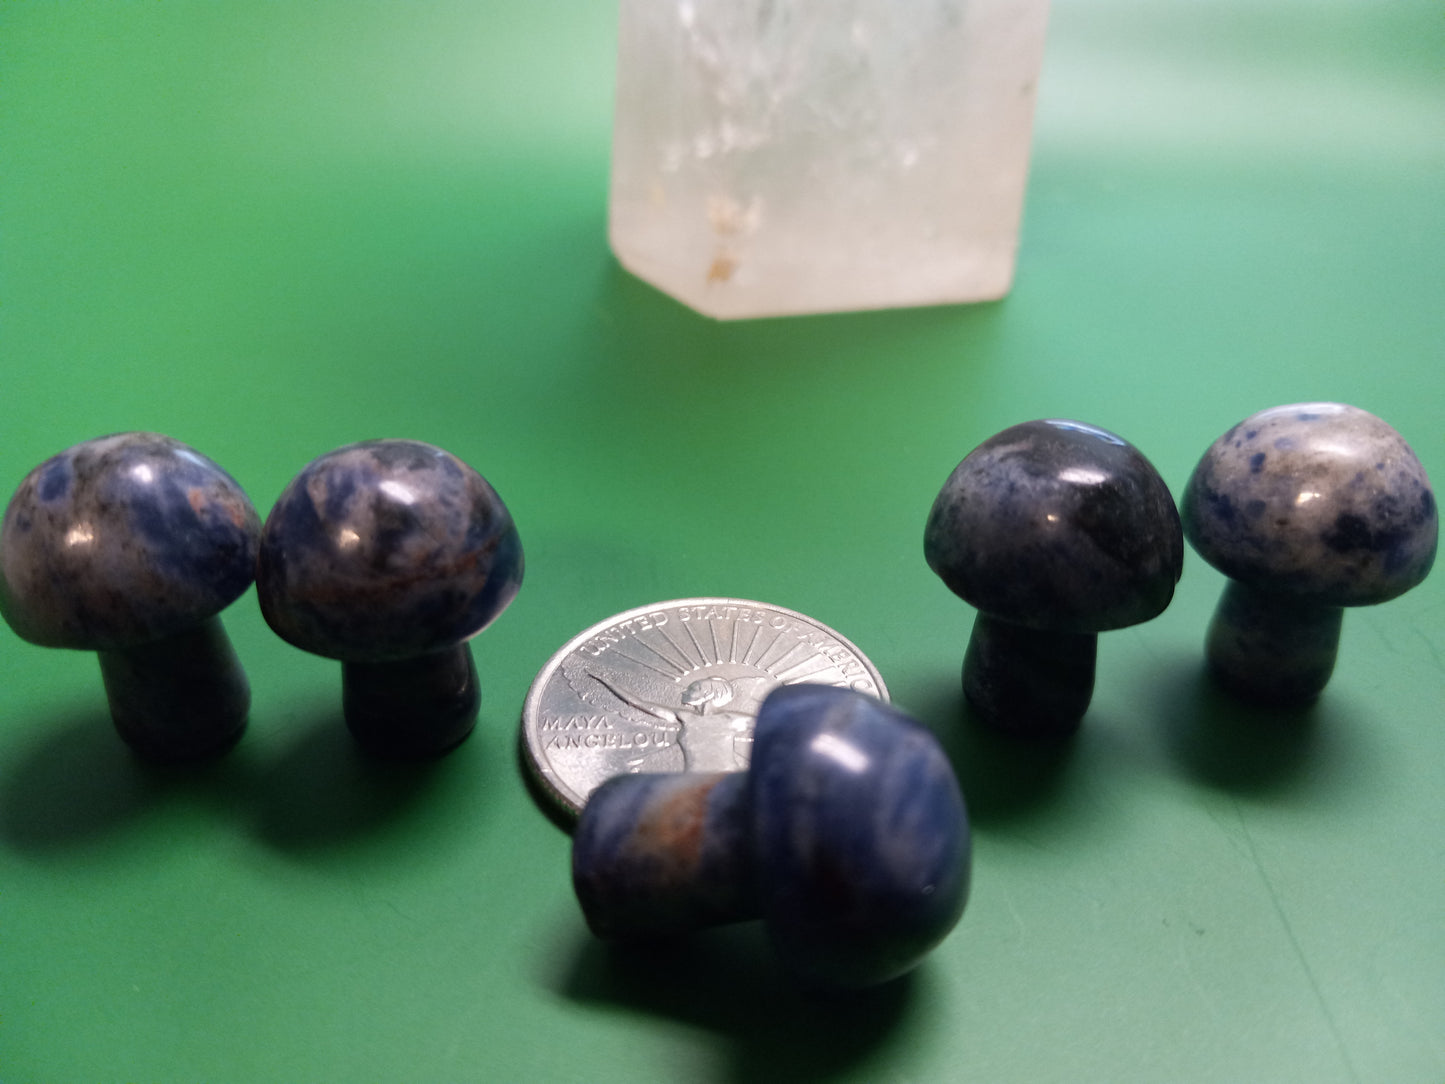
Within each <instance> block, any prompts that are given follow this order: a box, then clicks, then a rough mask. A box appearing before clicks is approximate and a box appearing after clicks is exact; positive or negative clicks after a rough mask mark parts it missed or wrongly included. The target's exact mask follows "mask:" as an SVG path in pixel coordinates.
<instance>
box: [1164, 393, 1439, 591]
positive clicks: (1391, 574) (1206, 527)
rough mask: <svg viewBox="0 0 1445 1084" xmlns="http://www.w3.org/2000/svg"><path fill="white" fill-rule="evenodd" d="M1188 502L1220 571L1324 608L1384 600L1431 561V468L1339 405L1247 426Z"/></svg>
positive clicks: (1265, 415)
mask: <svg viewBox="0 0 1445 1084" xmlns="http://www.w3.org/2000/svg"><path fill="white" fill-rule="evenodd" d="M1182 503H1183V513H1184V529H1185V533H1186V534H1187V535H1188V538H1189V542H1190V544H1191V545H1192V546H1193V547H1194V548H1195V549H1196V550H1198V551H1199V555H1200V556H1201V557H1203V558H1204V559H1205V560H1206V561H1208V562H1209V563H1210V564H1211V565H1213V566H1214V567H1215V568H1217V569H1219V571H1221V572H1223V573H1224V574H1225V575H1227V576H1230V577H1231V578H1233V579H1235V580H1238V581H1240V582H1241V583H1245V584H1248V585H1250V586H1252V587H1255V588H1257V589H1260V590H1267V591H1274V592H1279V593H1281V594H1287V595H1290V596H1295V597H1299V598H1307V599H1311V600H1313V601H1315V602H1318V603H1320V604H1322V605H1329V606H1362V605H1369V604H1372V603H1377V602H1385V601H1388V600H1389V599H1392V598H1394V597H1396V596H1397V595H1400V594H1403V593H1404V592H1405V591H1408V590H1409V589H1410V588H1412V587H1414V586H1415V585H1416V584H1417V583H1419V582H1420V581H1421V580H1423V579H1424V578H1425V576H1426V574H1427V573H1428V572H1429V571H1430V567H1431V565H1432V564H1433V563H1434V561H1435V549H1436V546H1437V544H1438V537H1439V513H1438V510H1437V509H1436V506H1435V495H1434V493H1433V492H1432V491H1431V489H1430V482H1429V479H1428V478H1426V477H1425V468H1424V467H1423V466H1421V464H1420V460H1419V459H1417V458H1416V456H1415V453H1414V452H1413V451H1411V450H1410V446H1409V445H1408V444H1406V443H1405V440H1404V438H1403V437H1401V436H1400V434H1399V433H1397V432H1396V431H1395V430H1394V429H1393V428H1391V427H1390V426H1389V425H1388V424H1386V423H1385V422H1384V421H1382V420H1380V419H1379V418H1377V417H1376V416H1375V415H1373V414H1371V413H1369V412H1368V411H1364V410H1361V409H1359V408H1358V407H1353V406H1346V405H1344V404H1342V403H1296V404H1293V405H1289V406H1279V407H1272V408H1270V409H1269V410H1264V411H1261V412H1259V413H1258V414H1255V415H1252V416H1251V417H1249V418H1246V419H1245V420H1244V421H1242V422H1240V423H1239V424H1238V425H1236V426H1234V427H1233V428H1232V429H1230V430H1229V432H1227V433H1225V434H1224V435H1223V436H1222V437H1220V438H1219V439H1218V440H1216V441H1215V442H1214V444H1213V445H1211V446H1210V448H1209V450H1208V451H1207V452H1205V453H1204V457H1203V458H1202V459H1201V460H1200V461H1199V464H1198V466H1196V467H1195V468H1194V473H1193V475H1191V476H1190V479H1189V483H1188V485H1187V486H1186V487H1185V490H1184V500H1183V502H1182Z"/></svg>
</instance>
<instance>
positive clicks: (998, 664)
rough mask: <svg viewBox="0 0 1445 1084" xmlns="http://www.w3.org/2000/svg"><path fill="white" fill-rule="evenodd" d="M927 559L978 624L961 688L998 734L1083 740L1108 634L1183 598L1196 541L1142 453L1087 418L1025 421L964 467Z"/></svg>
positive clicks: (952, 478) (930, 539)
mask: <svg viewBox="0 0 1445 1084" xmlns="http://www.w3.org/2000/svg"><path fill="white" fill-rule="evenodd" d="M923 551H924V556H925V557H926V558H927V560H928V565H929V567H930V568H932V569H933V571H934V572H936V573H937V574H938V575H939V577H940V578H941V579H942V580H943V582H944V583H946V584H947V585H948V587H949V589H950V590H952V591H953V592H954V593H955V594H957V595H959V596H960V597H961V598H963V599H964V601H966V602H968V603H970V604H971V605H973V606H975V607H977V608H978V610H979V615H978V617H977V619H976V620H975V622H974V629H973V633H972V636H971V638H970V640H969V646H968V650H967V652H966V653H965V655H964V666H963V687H964V692H965V694H966V695H967V697H968V701H969V703H970V704H971V705H972V706H973V708H974V710H975V711H976V712H977V713H978V715H979V717H980V719H981V720H982V721H983V722H985V723H986V724H988V725H989V726H992V727H994V728H996V729H999V730H1005V731H1010V732H1014V733H1018V734H1029V735H1049V734H1066V733H1068V732H1070V731H1073V730H1074V729H1075V728H1076V727H1077V726H1078V725H1079V722H1080V720H1081V719H1082V718H1083V715H1084V712H1085V711H1087V710H1088V706H1089V701H1090V699H1091V698H1092V696H1093V691H1094V668H1095V660H1096V654H1097V644H1096V634H1097V633H1099V632H1103V631H1106V630H1108V629H1116V628H1123V627H1124V626H1127V625H1135V624H1138V623H1140V622H1142V621H1148V620H1150V619H1151V618H1153V617H1156V616H1158V615H1159V614H1160V613H1162V612H1163V610H1164V608H1165V607H1166V606H1168V605H1169V602H1170V600H1171V599H1172V598H1173V597H1174V586H1175V584H1177V583H1178V582H1179V577H1180V574H1181V573H1182V572H1183V569H1184V537H1183V534H1182V532H1181V529H1180V521H1179V512H1178V510H1177V509H1176V508H1175V506H1174V498H1173V497H1172V496H1171V495H1170V493H1169V487H1168V486H1166V485H1165V484H1164V480H1163V479H1162V478H1160V477H1159V473H1158V472H1157V471H1156V470H1155V469H1154V467H1153V465H1152V464H1151V463H1150V462H1149V461H1148V460H1147V459H1146V458H1144V456H1143V455H1142V454H1141V453H1140V452H1139V451H1138V450H1137V449H1136V448H1134V447H1133V446H1132V445H1131V444H1129V443H1128V442H1127V441H1125V440H1123V439H1122V438H1121V437H1118V436H1115V435H1114V434H1113V433H1110V432H1108V431H1107V430H1104V429H1100V428H1098V427H1096V426H1092V425H1086V424H1084V423H1083V422H1075V421H1064V420H1058V419H1049V420H1043V421H1033V422H1024V423H1022V424H1020V425H1015V426H1012V427H1010V428H1008V429H1005V430H1004V431H1003V432H1001V433H999V434H997V435H996V436H993V437H991V438H989V439H988V440H986V441H984V442H983V443H982V444H980V445H979V446H978V447H977V448H975V449H974V450H973V451H972V452H970V453H969V454H968V455H967V456H966V457H965V458H964V460H963V462H961V463H959V465H958V466H957V467H956V468H954V471H953V473H952V474H950V475H949V477H948V480H947V481H946V482H945V483H944V485H943V489H942V490H941V491H940V492H939V494H938V497H937V499H936V500H935V501H934V503H933V508H932V510H931V511H930V513H929V516H928V523H927V526H926V527H925V529H924V535H923Z"/></svg>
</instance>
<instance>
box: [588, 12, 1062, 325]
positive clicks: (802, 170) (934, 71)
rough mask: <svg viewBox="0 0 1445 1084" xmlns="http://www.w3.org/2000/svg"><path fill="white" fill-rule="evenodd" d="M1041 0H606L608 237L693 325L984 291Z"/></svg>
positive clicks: (1017, 141) (1017, 149) (1006, 200)
mask: <svg viewBox="0 0 1445 1084" xmlns="http://www.w3.org/2000/svg"><path fill="white" fill-rule="evenodd" d="M1047 12H1048V0H916V2H913V3H909V4H906V5H902V6H900V5H899V4H898V3H897V0H831V2H828V3H822V2H814V3H809V2H806V0H622V5H621V18H620V46H619V53H618V63H617V100H616V116H615V128H614V132H613V148H612V187H611V206H610V226H609V228H610V234H611V243H612V248H613V251H614V252H615V253H616V255H617V258H618V259H619V260H620V261H621V262H622V264H623V266H625V267H626V268H627V269H628V270H629V271H632V272H633V273H634V274H636V275H638V276H639V277H641V278H643V279H645V280H646V281H648V282H650V283H652V284H653V285H654V286H656V287H658V288H659V289H661V290H663V291H665V292H667V293H669V294H671V295H673V296H674V297H676V298H678V299H679V300H681V301H683V302H684V303H686V304H688V305H690V306H692V307H693V308H695V309H697V310H699V311H700V312H703V313H705V314H707V315H709V316H714V317H719V318H724V319H728V318H739V317H753V316H775V315H785V314H790V313H806V312H829V311H843V310H852V309H876V308H890V307H895V306H905V305H931V304H941V303H951V302H964V301H984V300H991V299H995V298H999V297H1002V296H1003V295H1004V294H1006V293H1007V292H1008V289H1009V286H1010V284H1011V282H1012V279H1013V270H1014V258H1015V252H1016V249H1017V241H1018V226H1019V218H1020V214H1021V212H1022V207H1023V196H1024V182H1025V178H1026V174H1027V170H1028V155H1029V137H1030V128H1031V125H1032V120H1033V108H1034V96H1035V95H1034V92H1035V87H1036V84H1037V80H1038V74H1039V67H1040V64H1041V60H1042V54H1043V40H1044V26H1045V22H1046V18H1047Z"/></svg>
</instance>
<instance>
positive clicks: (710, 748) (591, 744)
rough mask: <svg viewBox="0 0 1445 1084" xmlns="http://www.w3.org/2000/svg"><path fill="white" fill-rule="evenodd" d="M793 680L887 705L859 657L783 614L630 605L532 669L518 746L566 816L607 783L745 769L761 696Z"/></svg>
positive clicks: (701, 605)
mask: <svg viewBox="0 0 1445 1084" xmlns="http://www.w3.org/2000/svg"><path fill="white" fill-rule="evenodd" d="M804 682H809V683H814V684H821V685H836V686H839V687H842V688H851V689H857V690H859V691H860V692H864V693H869V694H871V695H873V696H876V697H878V698H879V699H881V700H884V701H886V700H887V699H888V689H887V687H886V686H885V685H884V684H883V678H882V677H881V676H880V675H879V673H878V671H877V669H876V668H875V667H874V666H873V664H872V663H871V662H869V661H868V658H867V657H866V656H865V655H864V654H863V653H862V652H861V651H859V650H858V649H857V648H856V647H854V646H853V644H852V643H850V642H849V641H848V640H847V639H845V638H844V637H843V636H841V635H839V634H838V633H837V632H834V631H833V630H832V629H830V628H829V627H828V626H827V625H824V624H822V623H820V622H818V621H814V620H813V619H812V618H811V617H807V616H805V615H803V614H800V613H797V612H796V611H794V610H787V609H784V608H783V607H781V606H770V605H768V604H767V603H763V602H750V601H748V600H746V599H738V598H689V599H676V600H674V601H672V602H659V603H656V604H655V605H652V606H639V607H638V608H637V609H634V610H628V611H626V612H625V613H620V614H617V615H616V616H614V617H610V618H608V619H607V620H606V621H603V622H601V623H600V624H597V625H593V626H592V627H591V628H590V629H587V630H585V631H584V632H581V633H578V634H577V635H576V636H575V637H573V638H572V639H571V640H570V641H568V642H567V643H566V644H565V645H564V646H563V647H562V649H561V650H560V651H558V652H557V653H556V654H555V655H553V656H552V658H551V659H550V660H549V661H548V662H547V665H546V666H544V667H542V670H541V672H540V673H538V674H537V677H536V679H535V680H534V681H533V682H532V688H531V690H530V691H529V692H528V693H527V701H526V704H525V705H524V707H523V708H522V738H523V745H524V748H525V749H526V756H527V760H528V763H529V765H530V767H531V769H532V772H533V774H534V775H535V777H536V779H537V780H538V782H539V783H540V784H541V785H542V788H543V789H544V790H545V791H546V792H547V793H548V794H549V795H550V796H551V797H553V798H554V799H555V800H556V801H558V802H559V803H561V805H563V806H564V807H566V808H567V809H569V810H571V811H572V812H573V813H576V812H578V811H580V810H581V808H582V806H583V804H584V803H585V802H586V801H587V796H588V795H589V794H591V793H592V791H593V790H594V789H596V788H597V787H598V786H599V785H601V784H602V783H603V782H604V781H605V780H607V779H610V778H611V777H612V776H614V775H622V774H624V773H627V772H681V771H692V772H720V771H737V770H740V769H743V768H746V767H747V766H748V761H749V758H750V755H751V752H752V741H753V721H754V719H755V718H756V717H757V712H758V708H759V706H760V705H761V704H762V702H763V699H764V698H765V697H766V696H767V695H768V693H769V692H771V691H772V690H773V689H775V688H777V687H778V686H779V685H793V684H799V683H804Z"/></svg>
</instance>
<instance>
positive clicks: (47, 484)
mask: <svg viewBox="0 0 1445 1084" xmlns="http://www.w3.org/2000/svg"><path fill="white" fill-rule="evenodd" d="M260 530H261V522H260V518H259V517H258V516H257V515H256V510H255V508H253V507H252V506H251V502H250V500H249V499H248V498H247V497H246V494H245V492H243V491H242V489H241V487H240V486H239V485H238V484H237V483H236V480H235V479H234V478H232V477H231V476H230V475H229V474H227V473H226V472H225V471H224V470H222V469H221V468H220V467H218V466H217V465H216V464H215V463H213V462H211V460H209V459H207V458H206V457H205V456H203V455H201V454H200V453H199V452H197V451H196V450H195V449H193V448H190V447H188V446H187V445H185V444H182V443H181V442H180V441H178V440H173V439H172V438H170V437H167V436H162V435H160V434H158V433H119V434H115V435H113V436H108V437H98V438H96V439H95V440H89V441H86V442H85V443H83V444H77V445H75V446H74V447H73V448H68V449H67V450H65V451H63V452H61V453H60V454H59V455H56V456H52V457H51V458H50V459H47V460H46V461H45V462H44V463H42V464H41V465H40V466H38V467H36V468H35V469H34V470H33V471H31V472H30V473H29V474H28V475H26V477H25V479H24V480H23V481H22V482H21V483H20V487H19V488H18V489H17V490H16V492H15V495H14V497H12V498H11V500H10V505H9V507H8V508H7V509H6V511H5V522H4V526H3V528H0V613H3V614H4V616H5V620H6V621H8V622H9V623H10V626H11V627H12V628H13V629H14V630H15V631H16V633H17V634H19V635H20V636H21V637H23V638H24V639H26V640H30V641H32V642H34V643H37V644H42V645H44V646H47V647H70V648H81V649H87V650H92V651H95V650H114V649H118V648H124V647H130V646H134V645H136V644H141V643H146V642H149V641H152V640H158V639H161V638H163V637H166V636H171V635H174V634H176V633H179V632H181V631H182V630H184V629H186V628H188V627H190V626H192V625H195V624H197V623H198V622H200V621H203V620H205V619H207V618H210V617H212V616H214V615H215V614H217V613H219V612H220V611H221V610H222V609H224V608H225V607H226V606H228V605H229V604H230V603H231V602H233V601H235V599H236V598H237V597H238V596H239V595H240V594H241V593H242V592H244V591H245V590H246V588H247V587H249V586H250V584H251V580H252V577H253V575H254V572H255V567H256V547H257V540H258V537H259V535H260Z"/></svg>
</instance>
